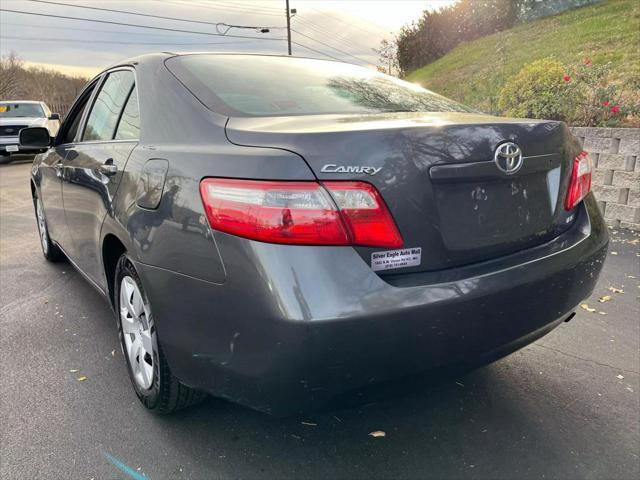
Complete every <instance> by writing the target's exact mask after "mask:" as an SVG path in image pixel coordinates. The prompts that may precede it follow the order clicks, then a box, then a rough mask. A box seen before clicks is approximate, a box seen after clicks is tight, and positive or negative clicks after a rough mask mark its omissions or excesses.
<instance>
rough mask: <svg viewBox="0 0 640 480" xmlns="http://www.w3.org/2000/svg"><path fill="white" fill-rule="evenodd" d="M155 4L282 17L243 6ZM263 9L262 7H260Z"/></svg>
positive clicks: (173, 2)
mask: <svg viewBox="0 0 640 480" xmlns="http://www.w3.org/2000/svg"><path fill="white" fill-rule="evenodd" d="M152 1H154V2H162V3H171V4H173V5H180V6H181V7H193V8H206V9H208V10H217V11H222V12H231V13H254V14H256V15H265V16H268V17H282V14H276V13H269V12H262V11H260V10H258V9H244V8H243V6H241V5H238V6H235V5H234V6H233V7H226V6H225V7H217V6H213V5H202V4H201V3H198V4H194V3H192V2H190V3H184V2H180V1H171V0H152ZM259 8H262V7H259Z"/></svg>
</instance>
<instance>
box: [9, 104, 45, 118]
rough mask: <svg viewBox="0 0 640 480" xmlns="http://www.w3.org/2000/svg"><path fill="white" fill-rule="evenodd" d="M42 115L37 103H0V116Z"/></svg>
mask: <svg viewBox="0 0 640 480" xmlns="http://www.w3.org/2000/svg"><path fill="white" fill-rule="evenodd" d="M9 117H44V112H43V111H42V107H41V106H40V104H38V103H0V118H9Z"/></svg>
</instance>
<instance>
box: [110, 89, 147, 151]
mask: <svg viewBox="0 0 640 480" xmlns="http://www.w3.org/2000/svg"><path fill="white" fill-rule="evenodd" d="M134 80H135V79H134ZM134 90H135V91H136V103H137V104H138V117H140V99H139V97H138V85H136V83H135V81H134V82H133V86H132V87H131V90H129V93H128V94H127V98H126V100H125V101H124V105H123V106H122V110H120V115H119V116H118V121H117V122H116V128H115V130H114V131H113V138H112V140H113V141H114V142H138V141H140V138H126V139H125V138H116V135H117V134H118V129H119V128H120V123H121V122H122V117H123V116H124V111H125V110H126V109H127V105H129V100H131V95H133V91H134ZM138 133H140V128H138Z"/></svg>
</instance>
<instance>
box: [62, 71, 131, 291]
mask: <svg viewBox="0 0 640 480" xmlns="http://www.w3.org/2000/svg"><path fill="white" fill-rule="evenodd" d="M94 98H95V99H94V101H93V105H92V106H91V110H90V111H89V114H88V116H87V120H86V124H85V126H84V130H83V133H82V138H81V141H80V142H78V143H76V144H75V145H74V146H73V148H71V149H70V151H69V152H68V154H67V156H66V158H65V160H64V175H63V186H62V195H63V201H64V208H65V213H66V218H67V224H68V226H69V232H70V234H71V237H72V239H73V251H72V252H71V253H70V255H71V257H72V259H73V260H74V262H76V264H77V265H78V266H79V267H80V268H81V269H82V270H83V271H84V273H85V274H87V275H88V276H89V277H90V278H91V279H92V280H94V281H95V282H96V283H97V284H99V285H101V286H103V287H104V286H105V284H104V278H103V275H102V269H101V265H102V262H101V261H100V258H101V254H100V230H101V227H102V222H103V221H104V218H105V216H106V215H107V214H108V213H109V212H110V211H111V203H112V200H113V197H114V195H115V193H116V191H117V189H118V185H119V183H120V180H121V179H122V175H123V172H124V167H125V164H126V162H127V159H128V158H129V155H130V154H131V151H132V150H133V149H134V148H135V146H136V145H137V143H138V137H139V124H140V123H139V111H138V96H137V90H136V84H135V75H134V72H133V70H131V69H128V68H127V69H119V70H113V71H111V72H109V73H108V74H107V75H106V77H105V78H104V81H103V83H102V85H101V86H100V90H99V91H98V93H97V95H95V97H94Z"/></svg>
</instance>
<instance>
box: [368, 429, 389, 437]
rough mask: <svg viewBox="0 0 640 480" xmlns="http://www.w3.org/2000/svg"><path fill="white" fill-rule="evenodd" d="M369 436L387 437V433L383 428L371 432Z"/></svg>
mask: <svg viewBox="0 0 640 480" xmlns="http://www.w3.org/2000/svg"><path fill="white" fill-rule="evenodd" d="M369 436H370V437H373V438H381V437H386V436H387V434H386V433H384V432H383V431H382V430H376V431H375V432H371V433H370V434H369Z"/></svg>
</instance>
